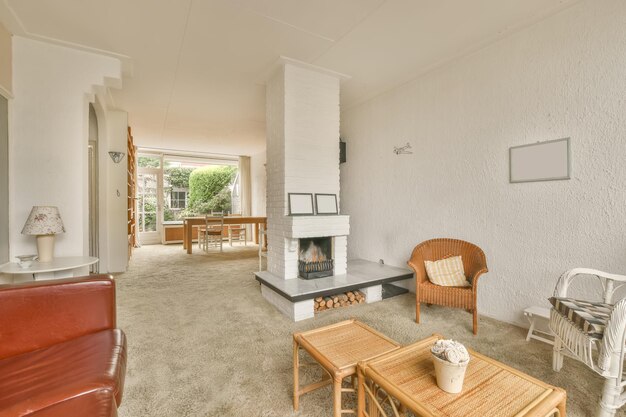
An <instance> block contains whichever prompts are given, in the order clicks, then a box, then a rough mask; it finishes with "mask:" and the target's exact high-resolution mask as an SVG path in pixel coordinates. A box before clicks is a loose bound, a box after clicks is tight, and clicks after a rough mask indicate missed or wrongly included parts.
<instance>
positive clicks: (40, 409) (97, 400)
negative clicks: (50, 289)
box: [0, 329, 126, 417]
mask: <svg viewBox="0 0 626 417" xmlns="http://www.w3.org/2000/svg"><path fill="white" fill-rule="evenodd" d="M125 373H126V338H125V336H124V333H123V332H122V331H121V330H119V329H114V330H103V331H100V332H97V333H93V334H88V335H85V336H82V337H79V338H76V339H72V340H68V341H66V342H63V343H59V344H56V345H53V346H50V347H47V348H44V349H39V350H36V351H33V352H28V353H23V354H20V355H16V356H11V357H8V358H5V359H3V360H0V375H2V378H0V417H8V416H12V417H14V416H31V415H32V416H56V415H58V416H62V415H64V416H87V415H89V416H98V417H100V416H107V417H108V416H115V415H116V413H117V411H116V408H117V407H118V406H119V405H120V403H121V401H122V392H123V387H124V375H125Z"/></svg>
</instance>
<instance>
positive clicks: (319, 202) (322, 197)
mask: <svg viewBox="0 0 626 417" xmlns="http://www.w3.org/2000/svg"><path fill="white" fill-rule="evenodd" d="M315 210H316V212H317V214H318V215H323V216H327V215H336V214H339V208H338V207H337V194H315Z"/></svg>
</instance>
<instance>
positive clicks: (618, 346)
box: [550, 268, 626, 417]
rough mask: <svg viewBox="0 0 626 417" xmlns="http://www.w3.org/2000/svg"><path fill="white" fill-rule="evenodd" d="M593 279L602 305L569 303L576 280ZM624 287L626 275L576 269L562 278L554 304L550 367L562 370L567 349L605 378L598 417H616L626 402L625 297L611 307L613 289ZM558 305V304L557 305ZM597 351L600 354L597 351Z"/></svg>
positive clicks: (555, 292) (551, 317) (598, 303)
mask: <svg viewBox="0 0 626 417" xmlns="http://www.w3.org/2000/svg"><path fill="white" fill-rule="evenodd" d="M582 276H587V277H595V278H597V279H598V280H599V281H600V284H601V285H602V289H603V297H602V298H603V300H602V301H601V302H595V301H588V300H577V299H573V298H568V296H567V290H568V288H569V286H570V284H571V283H572V281H573V280H574V278H575V277H582ZM624 285H626V276H623V275H616V274H609V273H606V272H602V271H597V270H594V269H586V268H575V269H572V270H569V271H567V272H565V273H564V274H563V275H561V277H560V278H559V280H558V282H557V284H556V287H555V289H554V297H553V298H551V299H550V301H551V302H552V303H553V307H552V309H551V310H550V330H552V332H554V335H555V336H554V351H553V353H552V368H553V369H554V370H555V371H557V372H558V371H560V370H561V367H562V366H563V350H564V349H566V350H567V352H569V353H570V354H571V356H573V357H574V358H575V359H577V360H579V361H581V362H582V363H584V364H585V365H587V366H588V367H589V368H591V369H592V370H593V371H594V372H595V373H597V374H598V375H600V376H601V377H602V378H604V388H603V390H602V398H601V399H600V403H599V404H598V409H597V411H596V417H613V416H615V414H616V412H617V410H619V408H620V407H622V406H623V405H624V404H625V403H626V392H624V387H625V386H626V378H625V377H624V357H625V356H626V344H625V341H626V298H622V299H621V300H619V301H617V302H616V303H615V304H613V295H614V294H615V290H617V289H618V288H619V287H622V286H624ZM555 300H558V302H556V301H555ZM596 350H597V354H595V352H594V351H596Z"/></svg>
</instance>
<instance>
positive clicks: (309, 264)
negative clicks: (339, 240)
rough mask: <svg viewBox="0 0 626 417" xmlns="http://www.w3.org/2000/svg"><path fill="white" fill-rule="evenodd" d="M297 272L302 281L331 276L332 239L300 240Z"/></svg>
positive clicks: (332, 262)
mask: <svg viewBox="0 0 626 417" xmlns="http://www.w3.org/2000/svg"><path fill="white" fill-rule="evenodd" d="M299 246H300V248H299V251H298V272H299V275H300V277H302V278H304V279H313V278H322V277H329V276H331V275H332V274H333V269H334V266H335V263H334V261H333V238H332V237H318V238H306V239H300V244H299Z"/></svg>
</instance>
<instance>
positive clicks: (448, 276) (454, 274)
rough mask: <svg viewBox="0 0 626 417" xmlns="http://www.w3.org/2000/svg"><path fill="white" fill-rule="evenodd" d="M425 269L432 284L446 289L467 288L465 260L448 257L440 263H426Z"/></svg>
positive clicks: (457, 257)
mask: <svg viewBox="0 0 626 417" xmlns="http://www.w3.org/2000/svg"><path fill="white" fill-rule="evenodd" d="M424 267H425V268H426V273H427V274H428V279H429V280H430V282H432V283H433V284H436V285H441V286H444V287H467V286H469V285H470V284H469V282H467V278H465V271H464V269H463V259H462V258H461V257H460V256H448V257H445V258H444V259H440V260H438V261H434V262H433V261H424Z"/></svg>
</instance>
